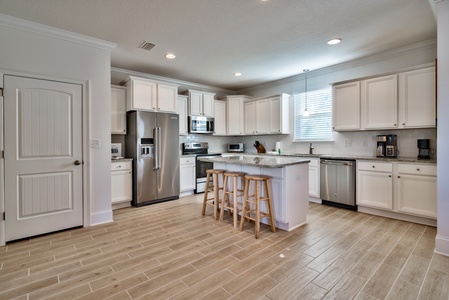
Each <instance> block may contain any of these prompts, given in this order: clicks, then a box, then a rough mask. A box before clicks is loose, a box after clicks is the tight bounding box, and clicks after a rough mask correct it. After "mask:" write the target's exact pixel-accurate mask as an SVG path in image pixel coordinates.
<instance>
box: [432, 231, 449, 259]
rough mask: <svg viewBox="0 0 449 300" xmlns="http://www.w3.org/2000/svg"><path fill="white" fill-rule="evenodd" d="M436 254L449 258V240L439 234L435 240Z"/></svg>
mask: <svg viewBox="0 0 449 300" xmlns="http://www.w3.org/2000/svg"><path fill="white" fill-rule="evenodd" d="M437 249H438V251H437ZM435 253H438V254H441V255H444V256H448V257H449V238H447V237H444V236H441V235H438V234H437V236H436V238H435Z"/></svg>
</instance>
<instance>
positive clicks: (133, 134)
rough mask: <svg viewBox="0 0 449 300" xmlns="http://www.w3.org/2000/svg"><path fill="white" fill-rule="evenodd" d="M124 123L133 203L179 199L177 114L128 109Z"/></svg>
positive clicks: (142, 203) (143, 203)
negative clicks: (131, 162)
mask: <svg viewBox="0 0 449 300" xmlns="http://www.w3.org/2000/svg"><path fill="white" fill-rule="evenodd" d="M127 126H128V127H127V134H126V138H125V143H126V144H125V147H126V151H125V153H126V156H127V157H130V158H133V201H132V205H134V206H142V205H146V204H152V203H156V202H162V201H167V200H174V199H178V198H179V118H178V115H177V114H167V113H154V112H145V111H130V112H128V113H127Z"/></svg>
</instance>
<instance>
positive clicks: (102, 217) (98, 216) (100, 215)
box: [90, 209, 114, 226]
mask: <svg viewBox="0 0 449 300" xmlns="http://www.w3.org/2000/svg"><path fill="white" fill-rule="evenodd" d="M112 221H114V218H113V215H112V209H108V210H103V211H99V212H95V213H92V214H91V215H90V226H94V225H100V224H104V223H109V222H112Z"/></svg>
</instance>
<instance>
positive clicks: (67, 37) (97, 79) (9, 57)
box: [0, 14, 115, 226]
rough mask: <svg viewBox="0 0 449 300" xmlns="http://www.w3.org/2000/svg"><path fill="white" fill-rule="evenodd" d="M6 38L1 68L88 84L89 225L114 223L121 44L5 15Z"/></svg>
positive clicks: (1, 29)
mask: <svg viewBox="0 0 449 300" xmlns="http://www.w3.org/2000/svg"><path fill="white" fill-rule="evenodd" d="M0 40H1V43H0V72H4V73H8V72H9V71H11V72H19V73H24V74H30V75H31V76H36V77H39V76H48V77H51V78H57V79H60V80H62V81H75V82H81V83H84V86H85V87H86V90H85V91H84V95H85V96H86V97H85V98H86V99H84V104H85V106H84V107H83V113H85V123H84V125H85V128H84V136H83V138H84V150H85V151H84V154H85V156H84V158H83V159H84V162H85V164H84V174H85V178H84V184H85V186H84V195H85V204H86V205H87V207H85V226H89V225H93V224H99V223H104V222H109V221H112V210H111V174H110V170H111V167H110V164H111V162H110V143H111V141H110V140H111V136H110V126H111V121H110V109H111V107H110V100H109V99H110V80H111V79H110V78H111V73H110V72H111V68H110V64H111V62H110V52H111V50H112V49H113V47H114V46H115V45H114V44H112V43H108V42H105V41H100V40H96V39H93V38H88V37H84V36H81V35H75V34H72V33H68V32H63V31H61V30H56V29H54V28H50V27H47V26H41V25H39V24H35V23H32V22H28V21H24V20H19V19H16V18H12V17H9V16H5V15H1V14H0ZM90 139H99V140H101V147H100V148H97V149H90V148H89V147H88V145H89V140H90ZM8 142H11V141H5V143H8Z"/></svg>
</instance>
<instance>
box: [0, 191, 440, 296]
mask: <svg viewBox="0 0 449 300" xmlns="http://www.w3.org/2000/svg"><path fill="white" fill-rule="evenodd" d="M201 199H202V195H194V196H189V197H185V198H181V199H179V200H176V201H170V202H165V203H160V204H155V205H150V206H145V207H141V208H126V209H121V210H116V211H114V220H115V221H114V222H112V223H109V224H104V225H99V226H94V227H90V228H78V229H72V230H68V231H63V232H58V233H54V234H48V235H45V236H40V237H36V238H32V239H29V240H23V241H19V242H13V243H9V244H7V245H6V246H4V247H0V299H401V300H402V299H432V300H437V299H445V300H447V299H448V297H449V258H448V257H444V256H441V255H438V254H435V253H434V252H433V250H434V242H435V235H436V228H434V227H427V226H424V225H419V224H413V223H408V222H403V221H397V220H393V219H387V218H382V217H378V216H371V215H367V214H363V213H357V212H353V211H348V210H343V209H338V208H334V207H329V206H325V205H319V204H314V203H311V204H310V212H309V215H308V218H307V219H308V221H307V224H306V225H304V226H302V227H301V228H298V229H296V230H294V231H291V232H285V231H277V232H276V233H272V232H271V231H270V230H269V227H268V226H265V225H262V232H261V238H260V239H259V240H256V239H255V238H254V233H253V230H254V223H251V224H249V223H247V224H245V231H243V232H240V231H238V230H234V229H233V228H232V225H231V217H229V216H226V217H225V221H224V222H222V223H220V222H218V221H214V220H213V218H212V211H211V210H210V209H211V208H210V207H208V209H209V210H208V211H207V215H206V216H205V217H203V216H201V213H200V211H201Z"/></svg>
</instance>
